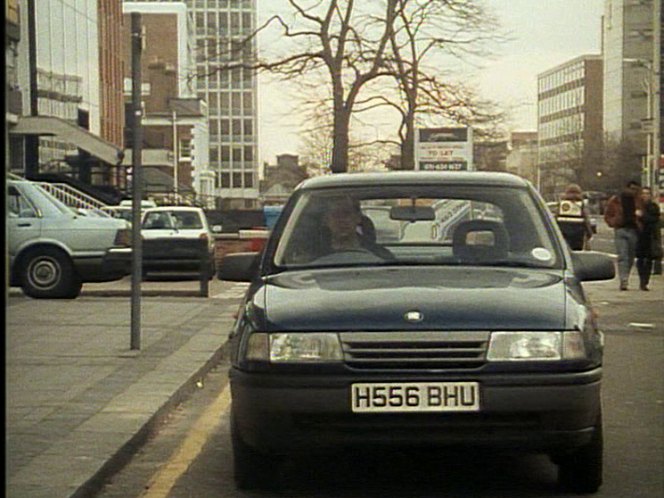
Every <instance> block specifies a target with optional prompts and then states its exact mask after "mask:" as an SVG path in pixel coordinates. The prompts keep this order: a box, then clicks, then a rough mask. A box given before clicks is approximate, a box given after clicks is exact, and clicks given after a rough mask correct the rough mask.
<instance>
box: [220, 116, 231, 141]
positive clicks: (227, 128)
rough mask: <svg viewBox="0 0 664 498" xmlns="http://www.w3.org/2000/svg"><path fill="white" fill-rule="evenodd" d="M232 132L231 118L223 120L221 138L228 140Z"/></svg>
mask: <svg viewBox="0 0 664 498" xmlns="http://www.w3.org/2000/svg"><path fill="white" fill-rule="evenodd" d="M230 134H231V121H230V119H222V120H221V140H222V141H223V142H228V141H229V139H230Z"/></svg>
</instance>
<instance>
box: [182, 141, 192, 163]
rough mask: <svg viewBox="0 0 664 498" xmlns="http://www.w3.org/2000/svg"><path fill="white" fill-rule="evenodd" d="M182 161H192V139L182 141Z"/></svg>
mask: <svg viewBox="0 0 664 498" xmlns="http://www.w3.org/2000/svg"><path fill="white" fill-rule="evenodd" d="M180 159H191V138H183V139H181V140H180Z"/></svg>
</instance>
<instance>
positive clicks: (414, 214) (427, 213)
mask: <svg viewBox="0 0 664 498" xmlns="http://www.w3.org/2000/svg"><path fill="white" fill-rule="evenodd" d="M390 218H391V219H393V220H397V221H433V220H435V219H436V213H435V211H434V210H433V208H432V207H430V206H393V207H392V209H390Z"/></svg>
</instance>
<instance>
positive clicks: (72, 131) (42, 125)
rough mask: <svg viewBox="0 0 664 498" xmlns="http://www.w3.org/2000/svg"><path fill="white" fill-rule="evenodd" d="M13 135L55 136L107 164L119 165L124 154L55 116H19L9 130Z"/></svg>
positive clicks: (104, 141) (115, 147)
mask: <svg viewBox="0 0 664 498" xmlns="http://www.w3.org/2000/svg"><path fill="white" fill-rule="evenodd" d="M9 133H10V134H13V135H50V136H56V137H58V138H60V139H62V140H64V141H66V142H69V143H71V144H73V145H75V146H76V147H78V148H80V149H83V150H84V151H86V152H88V153H90V154H91V155H93V156H95V157H97V158H99V159H101V160H102V161H104V162H106V163H108V164H113V165H116V164H119V163H120V162H121V161H122V157H123V156H124V153H123V151H122V149H120V148H119V147H117V146H115V145H113V144H112V143H110V142H107V141H106V140H104V139H102V138H99V137H98V136H96V135H93V134H92V133H90V132H89V131H87V130H86V129H84V128H81V127H80V126H76V125H74V124H72V123H70V122H69V121H65V120H64V119H60V118H57V117H55V116H21V117H20V118H19V120H18V124H16V126H13V127H11V128H10V129H9Z"/></svg>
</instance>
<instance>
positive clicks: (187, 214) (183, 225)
mask: <svg viewBox="0 0 664 498" xmlns="http://www.w3.org/2000/svg"><path fill="white" fill-rule="evenodd" d="M171 215H172V216H173V219H174V220H175V226H176V228H178V229H184V230H188V229H189V230H200V229H202V228H203V222H202V221H201V217H200V216H199V214H198V213H196V212H194V211H172V212H171Z"/></svg>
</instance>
